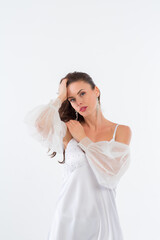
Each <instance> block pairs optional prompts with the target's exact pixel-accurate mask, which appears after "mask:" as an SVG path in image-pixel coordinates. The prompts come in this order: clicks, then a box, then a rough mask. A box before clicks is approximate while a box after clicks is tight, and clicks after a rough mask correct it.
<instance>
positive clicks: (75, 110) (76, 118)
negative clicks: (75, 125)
mask: <svg viewBox="0 0 160 240" xmlns="http://www.w3.org/2000/svg"><path fill="white" fill-rule="evenodd" d="M75 113H76V121H77V120H78V112H77V111H76V110H75Z"/></svg>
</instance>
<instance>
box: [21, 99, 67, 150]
mask: <svg viewBox="0 0 160 240" xmlns="http://www.w3.org/2000/svg"><path fill="white" fill-rule="evenodd" d="M61 104H62V101H61V99H60V98H59V97H57V98H54V99H51V100H50V101H49V103H47V104H41V105H38V106H36V107H34V108H33V109H32V110H30V111H29V112H28V113H27V114H26V115H25V117H24V122H25V123H26V124H27V128H28V133H29V135H30V136H32V137H33V138H34V139H36V140H37V141H38V142H40V143H41V144H42V146H44V147H47V148H50V151H51V152H53V151H55V152H57V153H63V138H64V136H65V135H66V131H67V126H66V124H65V123H64V122H63V121H61V119H60V116H59V112H58V110H59V108H60V106H61Z"/></svg>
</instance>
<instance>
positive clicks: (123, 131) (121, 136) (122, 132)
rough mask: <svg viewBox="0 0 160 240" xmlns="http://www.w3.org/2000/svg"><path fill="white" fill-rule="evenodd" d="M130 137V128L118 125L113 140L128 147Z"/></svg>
mask: <svg viewBox="0 0 160 240" xmlns="http://www.w3.org/2000/svg"><path fill="white" fill-rule="evenodd" d="M131 137H132V131H131V128H130V127H129V126H127V125H121V124H119V125H118V127H117V131H116V135H115V140H116V141H117V142H122V143H125V144H128V145H129V144H130V141H131Z"/></svg>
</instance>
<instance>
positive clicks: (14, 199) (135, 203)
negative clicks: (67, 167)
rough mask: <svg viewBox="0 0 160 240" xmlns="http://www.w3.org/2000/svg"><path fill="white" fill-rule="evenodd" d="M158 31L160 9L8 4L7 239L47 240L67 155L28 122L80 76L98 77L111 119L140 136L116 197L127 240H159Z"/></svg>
mask: <svg viewBox="0 0 160 240" xmlns="http://www.w3.org/2000/svg"><path fill="white" fill-rule="evenodd" d="M159 25H160V2H159V1H158V0H157V1H156V0H152V1H142V0H137V1H124V0H120V1H118V0H115V1H104V0H103V1H101V0H100V1H98V0H97V1H95V0H92V1H91V0H85V1H84V0H81V1H73V0H72V1H71V0H69V1H61V0H56V1H53V0H52V1H51V0H45V1H44V0H39V1H38V0H32V1H30V0H29V1H28V0H27V1H18V0H15V1H4V0H3V1H1V3H0V79H1V88H0V91H1V92H0V100H1V101H0V107H1V124H0V126H1V129H0V133H1V151H0V154H1V156H0V163H1V166H0V183H1V184H0V194H1V196H0V239H3V240H11V239H12V240H22V239H23V240H46V238H47V233H48V230H49V227H50V224H51V220H52V216H53V214H54V209H55V203H56V198H57V197H58V193H59V190H60V185H61V176H62V173H63V166H62V165H60V164H59V163H58V160H59V161H61V160H62V157H63V156H62V155H57V156H56V157H54V158H53V159H51V158H50V157H48V156H47V149H45V148H43V147H42V146H41V145H40V144H39V143H38V142H36V141H35V140H34V139H32V138H31V137H30V136H29V135H28V132H27V128H26V125H25V124H24V122H23V119H24V116H25V114H26V113H27V112H28V111H30V110H31V109H33V108H34V107H35V106H37V105H40V104H47V103H48V102H49V101H50V99H52V98H54V97H56V96H57V95H56V92H57V90H58V86H59V81H60V79H61V78H63V77H64V76H65V75H66V74H67V73H68V72H73V71H81V72H86V73H88V74H89V75H90V76H91V77H92V78H93V81H94V82H95V84H96V85H97V86H98V87H99V89H100V91H101V105H102V111H103V113H104V116H105V117H106V118H107V119H109V120H110V121H113V122H117V123H119V124H124V125H128V126H130V128H131V130H132V139H131V143H130V146H131V152H132V163H131V165H130V168H129V169H128V172H126V174H125V175H124V176H123V177H122V179H121V181H120V183H119V186H118V188H117V195H116V201H117V208H118V212H119V217H120V221H121V225H122V229H123V233H124V237H125V240H135V239H136V240H142V239H145V240H151V239H154V240H159V239H160V230H159V215H160V205H159V202H160V191H159V182H160V177H159V168H160V153H159V143H160V141H159V135H160V134H159V133H160V111H159V109H160V108H159V102H160V97H159V92H160V86H159V80H160V70H159V66H160V44H159V43H160V28H159ZM62 227H63V226H62ZM116 240H118V239H116Z"/></svg>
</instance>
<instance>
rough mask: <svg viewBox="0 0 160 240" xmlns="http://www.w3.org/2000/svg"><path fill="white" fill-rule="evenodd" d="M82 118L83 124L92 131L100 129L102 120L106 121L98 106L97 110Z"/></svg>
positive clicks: (102, 123)
mask: <svg viewBox="0 0 160 240" xmlns="http://www.w3.org/2000/svg"><path fill="white" fill-rule="evenodd" d="M84 120H85V123H84V126H86V127H87V128H88V129H90V130H91V131H94V132H98V131H100V130H102V128H103V125H104V122H106V119H105V118H104V116H103V114H102V111H101V109H100V108H99V109H98V112H97V110H96V111H94V112H93V113H92V114H90V115H89V116H86V117H84Z"/></svg>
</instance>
